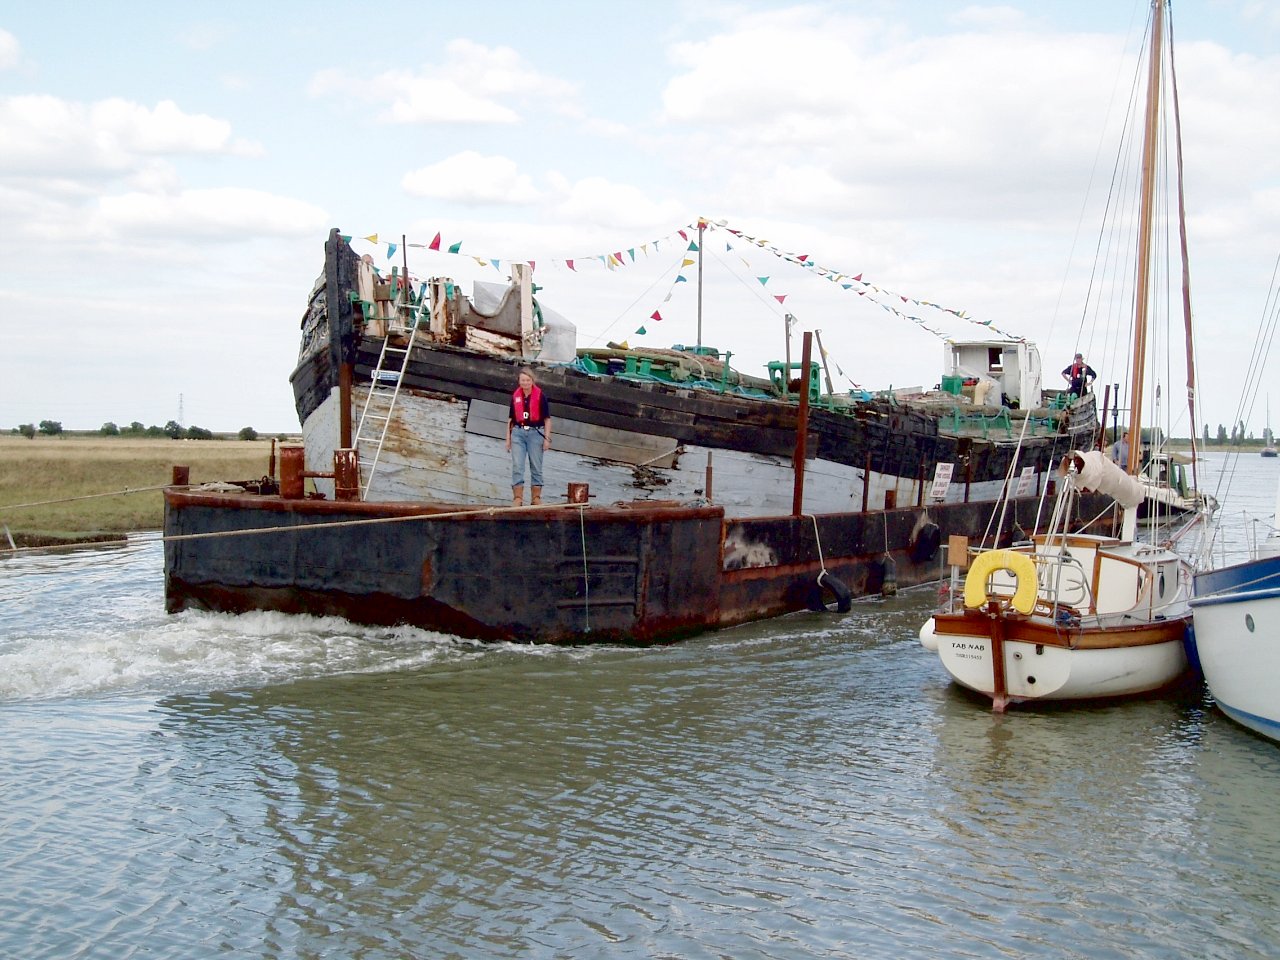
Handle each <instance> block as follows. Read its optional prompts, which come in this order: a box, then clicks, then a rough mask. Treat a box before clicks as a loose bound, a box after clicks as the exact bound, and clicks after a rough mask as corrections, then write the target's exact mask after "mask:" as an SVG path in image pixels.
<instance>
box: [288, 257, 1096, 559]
mask: <svg viewBox="0 0 1280 960" xmlns="http://www.w3.org/2000/svg"><path fill="white" fill-rule="evenodd" d="M358 272H359V259H358V258H357V257H356V256H355V254H354V253H353V252H352V250H351V248H350V247H349V246H348V245H347V244H346V243H345V242H343V241H342V240H341V238H340V237H338V236H336V234H335V235H334V236H331V238H330V242H329V243H328V244H327V245H326V268H325V275H324V277H323V278H322V279H321V280H320V281H319V282H317V285H316V288H315V290H314V291H313V294H312V299H311V302H310V304H309V306H308V309H307V312H306V314H305V316H304V318H303V343H302V349H301V351H300V355H299V361H298V365H297V367H296V368H295V370H294V372H293V375H292V376H291V378H290V380H291V383H292V385H293V392H294V400H295V405H296V407H297V411H298V418H299V422H300V423H301V425H302V428H303V438H304V443H305V446H306V459H307V467H308V469H309V470H311V471H313V472H315V473H322V472H325V471H327V470H329V469H331V467H330V465H331V464H332V461H333V455H334V451H335V450H336V449H339V448H341V447H344V446H352V445H356V446H361V447H362V450H361V457H362V459H367V458H370V457H372V456H373V453H372V450H371V448H373V447H377V460H378V466H377V467H376V469H375V470H374V471H372V476H370V471H368V470H365V471H364V472H363V476H362V493H363V495H364V498H365V499H369V500H390V501H394V500H418V501H421V500H444V501H455V500H456V501H461V502H467V503H480V504H491V505H495V506H496V505H500V504H504V503H506V502H508V500H509V498H510V457H509V455H508V454H507V452H506V449H505V437H506V422H507V404H508V402H509V400H510V394H511V390H512V389H513V385H514V384H515V381H516V375H517V369H518V366H519V365H520V364H521V363H524V362H528V361H527V360H526V359H525V358H524V357H523V356H522V355H521V353H519V352H518V351H517V352H515V353H512V352H510V351H511V350H512V349H515V348H514V347H511V346H510V344H513V343H517V342H516V341H509V340H508V345H507V347H506V349H507V350H508V352H503V341H502V337H500V336H492V335H489V332H488V331H485V330H483V329H477V328H473V327H466V326H463V327H460V328H456V329H453V328H451V329H452V333H451V334H448V335H447V334H445V333H440V334H439V335H438V336H436V335H435V334H432V335H420V336H419V337H418V338H417V339H416V340H415V342H414V345H413V347H412V350H411V352H410V354H409V356H408V358H407V364H406V365H405V366H404V369H403V375H402V376H401V375H400V372H399V371H397V373H396V375H395V379H398V382H399V384H400V388H399V392H398V394H397V396H396V399H395V401H394V403H391V402H390V400H389V398H380V397H379V391H377V390H374V391H373V394H374V402H373V403H372V405H371V406H370V408H369V413H370V414H371V415H372V416H374V417H375V419H376V420H377V421H378V422H381V421H382V418H384V417H385V418H387V432H386V438H385V440H384V441H383V442H382V443H381V444H369V443H363V444H361V443H353V442H352V441H350V440H348V441H347V442H346V443H344V442H343V437H344V436H345V435H347V434H349V433H350V432H351V430H352V427H353V423H354V421H356V420H358V419H359V417H360V412H361V411H362V410H363V409H364V406H365V399H366V397H367V396H368V395H369V392H370V391H369V384H370V383H371V382H373V375H374V373H375V372H376V371H377V368H378V362H379V356H380V351H381V348H382V345H383V343H384V338H383V336H382V335H381V333H382V331H381V328H380V326H378V325H376V324H372V323H362V322H361V320H360V318H359V317H358V316H357V311H355V309H354V308H353V300H352V298H353V297H354V296H356V290H355V285H356V276H357V274H358ZM632 359H633V360H634V359H635V358H634V357H633V358H632ZM689 361H690V357H689V356H685V357H684V362H689ZM618 362H619V363H621V362H622V361H618ZM692 362H697V363H699V364H700V365H702V366H700V369H701V370H702V373H703V376H702V377H700V378H699V382H700V383H701V386H698V387H695V386H692V385H682V384H681V383H675V382H663V381H660V380H657V379H653V378H650V379H647V380H646V379H642V378H640V377H639V376H638V375H637V376H631V377H628V376H625V375H622V376H615V375H611V374H609V373H607V372H606V373H592V372H590V370H589V369H584V368H583V367H581V366H579V365H575V364H571V363H565V362H559V363H540V364H539V365H538V379H539V383H540V386H541V387H542V389H543V391H544V392H545V394H546V396H547V398H548V400H549V401H550V403H551V405H552V414H553V422H554V424H555V431H554V433H555V440H554V443H553V445H552V449H551V451H550V453H549V455H548V456H547V458H546V464H545V470H546V474H547V486H550V487H562V486H563V485H564V484H565V483H567V482H586V483H589V484H590V485H591V488H592V490H593V491H594V492H595V493H596V494H597V496H598V497H599V499H600V500H602V501H604V502H613V501H616V500H631V499H636V500H652V501H668V500H681V501H683V500H690V499H695V498H699V497H703V498H710V499H714V500H715V502H717V503H719V504H722V505H723V506H724V507H725V510H726V513H727V514H728V515H730V516H752V515H754V516H772V515H777V514H779V513H783V512H788V511H790V509H791V505H792V504H791V497H792V491H791V479H792V476H793V464H792V459H793V454H794V451H795V448H796V443H797V406H796V403H795V402H794V399H795V398H794V396H793V397H792V398H791V400H783V399H779V398H777V397H769V396H764V395H762V394H759V395H757V394H758V391H757V392H756V393H753V394H751V395H743V394H740V393H737V392H735V391H734V390H730V389H727V388H726V389H717V388H716V384H717V383H718V382H719V381H720V380H721V379H722V378H724V377H727V376H728V373H727V371H724V370H723V368H722V366H721V365H720V362H719V361H718V360H713V359H711V358H709V357H707V358H701V359H699V358H693V361H692ZM344 369H345V370H347V371H348V373H349V383H350V386H349V387H348V388H347V389H348V391H349V394H350V396H349V399H348V400H346V401H345V403H346V407H345V408H344V395H343V390H344V386H343V370H344ZM384 372H385V371H384ZM829 399H830V398H829ZM844 399H845V400H847V399H848V398H844ZM384 404H385V405H384ZM975 409H976V411H977V413H981V412H982V409H981V408H975ZM958 410H959V408H958V407H956V406H954V405H950V404H949V405H947V407H946V411H945V412H942V411H934V412H924V411H922V410H918V409H913V408H911V407H909V406H905V405H902V404H899V403H897V402H895V401H892V400H889V399H876V400H868V401H859V402H858V403H856V404H852V405H848V404H845V405H841V406H839V407H837V405H836V404H835V402H834V401H831V402H829V403H828V404H826V405H824V404H823V403H815V404H814V405H813V407H812V408H811V409H810V411H809V416H808V429H807V431H806V436H805V450H806V458H807V466H806V472H807V473H809V474H810V475H811V476H812V481H811V482H810V483H808V484H807V486H806V490H805V503H804V509H805V510H806V511H813V512H819V513H834V512H848V511H865V510H878V509H881V508H883V507H885V506H891V507H893V506H905V505H909V504H915V505H920V504H923V503H924V502H925V501H926V500H927V499H929V493H930V486H931V484H932V483H933V480H934V477H935V472H936V470H937V468H938V465H939V464H948V465H949V466H950V468H951V469H952V471H953V472H952V473H951V483H950V484H949V485H948V487H947V488H946V491H945V499H946V500H947V501H948V502H960V501H983V500H986V501H990V500H995V499H996V498H997V497H998V496H1000V494H1001V493H1002V491H1003V488H1004V485H1005V482H1006V478H1007V476H1008V474H1009V470H1010V468H1011V466H1012V465H1013V463H1014V460H1015V458H1016V460H1017V464H1018V468H1019V472H1021V471H1023V470H1026V471H1029V475H1028V476H1027V477H1026V481H1025V482H1026V486H1025V488H1023V489H1020V490H1018V493H1019V494H1020V495H1023V494H1039V493H1041V492H1042V491H1043V490H1044V488H1045V487H1046V485H1047V484H1048V482H1049V479H1050V478H1051V477H1052V476H1053V475H1054V471H1055V470H1056V469H1057V466H1058V464H1059V463H1060V461H1061V459H1062V457H1063V456H1065V455H1066V454H1067V453H1068V452H1070V451H1071V450H1072V449H1074V448H1076V447H1080V446H1088V445H1091V444H1092V443H1093V442H1094V439H1095V437H1096V430H1097V414H1096V408H1095V406H1094V399H1093V397H1092V395H1089V396H1086V397H1084V398H1081V399H1080V400H1079V401H1078V402H1077V403H1076V404H1075V405H1074V406H1072V407H1071V408H1070V409H1067V410H1055V411H1046V410H1039V411H1038V412H1036V415H1034V416H1032V415H1031V414H1030V413H1028V416H1029V417H1030V422H1029V423H1028V426H1029V427H1030V429H1028V430H1027V431H1026V432H1025V434H1024V433H1023V431H1022V430H1021V429H1020V426H1021V425H1019V429H1018V430H1017V431H1016V432H1015V430H1014V429H1013V427H1012V425H1011V424H1010V422H1009V421H1008V420H1007V419H1006V420H1005V421H1004V425H1003V426H1002V427H1000V428H998V429H996V428H993V429H988V426H987V425H986V424H985V422H982V423H980V424H978V425H977V426H975V427H974V430H976V431H977V433H976V434H975V435H969V434H968V433H966V432H965V431H966V428H965V427H964V425H963V423H962V421H965V420H966V417H964V416H961V415H960V413H959V412H958ZM987 412H988V413H994V412H995V411H987ZM1042 415H1043V416H1042ZM344 418H345V419H344ZM969 419H975V420H981V417H978V416H977V415H976V413H975V415H974V417H972V418H969ZM1019 436H1021V437H1022V443H1021V446H1020V448H1019V445H1018V444H1017V443H1016V440H1017V439H1018V437H1019ZM357 439H358V438H357ZM709 469H710V470H711V472H712V474H713V477H714V479H713V480H711V476H709V473H708V471H709ZM709 480H711V482H712V489H713V491H714V496H710V497H708V492H707V488H708V482H709ZM316 489H317V490H319V491H320V492H322V493H324V494H326V495H327V496H330V497H332V496H333V489H332V485H331V484H330V483H328V482H327V481H324V480H317V481H316ZM980 530H981V528H980V527H979V528H976V529H975V530H973V531H969V532H970V533H973V534H977V533H979V532H980Z"/></svg>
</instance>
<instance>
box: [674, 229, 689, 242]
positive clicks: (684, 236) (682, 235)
mask: <svg viewBox="0 0 1280 960" xmlns="http://www.w3.org/2000/svg"><path fill="white" fill-rule="evenodd" d="M676 233H678V234H680V239H681V240H688V239H689V235H688V234H687V233H685V232H684V231H683V230H677V231H676Z"/></svg>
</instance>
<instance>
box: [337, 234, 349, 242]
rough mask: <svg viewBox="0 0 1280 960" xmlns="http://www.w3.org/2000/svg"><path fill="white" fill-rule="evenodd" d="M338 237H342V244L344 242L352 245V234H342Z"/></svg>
mask: <svg viewBox="0 0 1280 960" xmlns="http://www.w3.org/2000/svg"><path fill="white" fill-rule="evenodd" d="M338 236H340V237H341V238H342V242H343V243H346V244H349V243H351V234H349V233H340V234H338Z"/></svg>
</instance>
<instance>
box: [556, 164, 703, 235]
mask: <svg viewBox="0 0 1280 960" xmlns="http://www.w3.org/2000/svg"><path fill="white" fill-rule="evenodd" d="M563 193H564V199H563V200H561V201H560V202H559V203H557V204H556V209H555V214H556V216H558V217H560V218H562V219H566V220H570V221H576V222H579V223H584V224H591V225H593V226H609V227H612V228H616V229H619V230H637V231H638V230H640V229H644V230H653V229H655V228H659V227H660V228H662V229H663V230H664V232H665V230H666V229H669V228H670V226H671V225H672V224H674V223H682V222H685V221H687V220H688V219H689V218H690V217H691V216H693V214H691V213H690V211H689V210H688V208H686V207H685V206H684V205H683V204H682V203H680V202H679V201H676V200H656V199H654V198H653V197H652V195H651V194H650V193H649V192H646V191H645V190H642V189H641V188H639V187H635V186H632V185H631V184H626V183H614V182H613V181H610V180H606V179H605V178H604V177H587V178H585V179H582V180H578V181H577V182H574V183H565V184H564V187H563Z"/></svg>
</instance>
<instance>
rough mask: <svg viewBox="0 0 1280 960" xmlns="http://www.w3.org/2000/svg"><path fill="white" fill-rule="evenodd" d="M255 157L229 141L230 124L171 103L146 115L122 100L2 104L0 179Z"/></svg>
mask: <svg viewBox="0 0 1280 960" xmlns="http://www.w3.org/2000/svg"><path fill="white" fill-rule="evenodd" d="M252 149H253V148H252V147H250V146H248V145H246V144H244V143H242V142H240V141H236V140H233V139H232V137H231V124H230V123H229V122H228V121H226V120H219V119H215V118H214V117H210V116H206V115H204V114H190V113H185V112H183V111H182V110H181V109H180V108H179V107H178V105H177V104H175V103H174V102H173V101H172V100H162V101H160V102H159V103H157V104H156V106H155V107H154V108H148V107H145V106H143V105H141V104H138V103H133V102H131V101H128V100H122V99H119V98H111V99H107V100H100V101H97V102H96V103H91V104H84V103H78V102H75V101H71V100H63V99H61V98H59V97H53V96H48V95H41V94H32V95H24V96H15V97H5V98H3V99H0V171H3V172H5V173H7V174H38V175H42V176H44V175H49V174H57V173H90V172H94V171H98V172H105V173H119V172H121V171H125V170H128V169H130V168H132V167H133V166H134V165H136V164H137V163H138V162H139V159H140V158H146V157H154V156H163V155H169V156H173V155H178V154H217V153H223V154H234V153H239V154H244V153H249V152H252Z"/></svg>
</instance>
